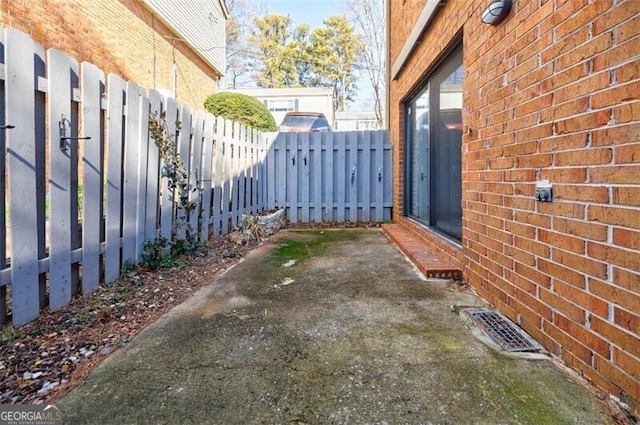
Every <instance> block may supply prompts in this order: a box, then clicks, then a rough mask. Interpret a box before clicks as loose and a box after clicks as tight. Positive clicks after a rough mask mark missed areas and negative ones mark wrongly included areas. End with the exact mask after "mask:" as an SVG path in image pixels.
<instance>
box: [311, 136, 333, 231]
mask: <svg viewBox="0 0 640 425" xmlns="http://www.w3.org/2000/svg"><path fill="white" fill-rule="evenodd" d="M324 137H325V133H312V134H311V142H310V146H311V147H310V152H313V155H312V157H310V158H309V164H310V169H309V173H310V175H311V176H312V177H313V180H314V185H313V188H312V190H313V196H312V199H313V221H314V222H316V223H320V222H321V221H322V183H323V181H324V179H323V175H324V174H326V173H327V171H330V172H333V170H323V169H322V141H323V139H324Z"/></svg>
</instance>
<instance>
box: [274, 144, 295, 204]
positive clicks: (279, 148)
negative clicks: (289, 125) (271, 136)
mask: <svg viewBox="0 0 640 425" xmlns="http://www.w3.org/2000/svg"><path fill="white" fill-rule="evenodd" d="M288 137H289V136H288V134H287V133H279V134H278V136H277V138H276V140H275V143H274V149H276V156H275V159H276V160H275V162H274V164H273V167H274V170H277V171H278V173H277V179H274V180H275V181H276V182H277V186H276V187H277V192H276V195H275V199H276V205H275V206H276V207H278V208H287V206H288V200H289V198H288V190H287V175H288V174H289V165H290V164H291V161H290V157H289V155H288V154H289V152H288V151H287V139H288Z"/></svg>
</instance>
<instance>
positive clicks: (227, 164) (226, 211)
mask: <svg viewBox="0 0 640 425" xmlns="http://www.w3.org/2000/svg"><path fill="white" fill-rule="evenodd" d="M223 123H224V125H223V128H224V131H223V134H222V141H223V143H222V146H223V149H224V164H223V170H224V171H223V173H222V179H223V182H224V183H223V185H222V227H221V230H222V234H223V235H226V234H227V233H228V232H229V230H228V228H229V220H231V218H230V217H231V216H230V214H231V210H230V205H231V181H232V175H231V159H232V158H231V153H232V149H231V132H232V131H233V130H232V126H233V123H231V122H230V121H227V120H223Z"/></svg>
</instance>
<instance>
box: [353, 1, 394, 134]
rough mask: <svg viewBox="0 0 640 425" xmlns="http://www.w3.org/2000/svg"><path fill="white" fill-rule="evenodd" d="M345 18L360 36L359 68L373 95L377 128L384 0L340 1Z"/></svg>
mask: <svg viewBox="0 0 640 425" xmlns="http://www.w3.org/2000/svg"><path fill="white" fill-rule="evenodd" d="M344 2H345V7H346V9H347V12H348V15H349V18H350V19H351V21H352V22H353V24H354V26H355V28H356V31H357V32H359V33H360V34H361V36H362V41H363V42H364V45H365V50H364V52H363V54H362V63H361V64H360V69H361V70H362V71H363V72H364V73H365V74H366V75H367V77H368V79H369V82H370V83H371V89H372V92H373V101H374V111H375V113H376V120H377V121H378V125H379V126H380V127H382V125H383V124H384V123H383V121H384V113H383V105H384V99H385V86H384V84H385V67H386V62H385V32H384V28H385V13H384V0H344Z"/></svg>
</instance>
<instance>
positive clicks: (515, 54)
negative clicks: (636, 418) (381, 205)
mask: <svg viewBox="0 0 640 425" xmlns="http://www.w3.org/2000/svg"><path fill="white" fill-rule="evenodd" d="M390 1H391V24H390V27H391V28H390V29H391V31H390V43H391V45H390V56H391V57H390V63H391V64H393V63H394V61H395V59H396V57H397V56H398V53H399V52H400V49H401V48H402V46H403V45H404V42H405V38H406V37H407V35H408V33H409V32H410V30H411V27H412V26H413V23H414V22H415V19H413V20H411V18H410V17H417V15H418V14H419V12H420V11H421V10H422V8H423V7H424V5H425V3H426V1H425V0H390ZM488 3H489V1H487V0H464V1H462V0H449V1H448V2H447V3H446V5H445V6H444V7H443V8H442V9H441V10H440V12H439V14H438V15H437V16H436V18H435V20H434V21H433V22H432V24H431V26H430V27H429V29H428V31H427V32H426V33H425V34H424V36H423V37H422V38H421V40H420V41H419V42H418V45H417V46H416V50H415V51H414V53H413V54H412V55H411V57H410V60H409V61H408V62H407V64H406V66H405V68H404V69H403V70H402V72H401V73H400V74H399V76H398V78H397V79H396V80H394V81H391V83H390V87H389V92H390V105H391V107H390V127H391V139H392V143H393V145H394V149H395V154H394V158H395V164H394V173H395V176H398V177H397V178H396V181H395V185H394V190H395V197H394V220H395V221H396V222H400V223H402V224H404V225H406V226H407V227H409V228H410V229H412V230H413V231H414V232H416V233H417V234H419V235H420V236H421V237H422V238H423V239H424V240H425V241H427V242H429V243H430V244H431V245H432V246H434V247H437V248H439V249H440V252H441V253H442V254H443V255H444V256H445V257H447V259H449V260H450V261H452V262H453V263H454V264H457V265H458V266H460V267H461V268H462V269H463V273H464V276H465V278H466V279H467V280H468V281H469V282H470V283H471V284H472V285H473V286H474V287H475V288H476V290H477V291H478V292H479V293H480V294H481V295H482V296H483V297H485V298H486V299H487V300H489V301H490V302H491V303H492V304H493V305H494V306H496V307H497V308H498V309H500V310H501V311H502V312H504V313H506V314H507V315H508V316H509V317H510V318H512V319H513V320H515V321H517V322H518V323H520V324H521V326H523V327H524V328H525V329H526V330H527V331H528V332H529V333H531V334H532V335H533V336H534V337H536V338H537V339H538V340H539V341H540V342H541V343H543V344H544V346H545V347H546V348H547V349H548V350H549V351H550V352H552V353H553V354H555V355H558V356H559V357H561V358H562V359H563V360H564V361H565V362H566V363H567V364H568V365H570V366H571V367H573V368H574V369H576V370H579V371H581V373H582V374H583V375H584V376H585V377H586V378H588V379H589V380H591V381H592V382H593V383H594V384H595V385H597V386H599V387H600V388H602V389H603V390H605V391H607V392H609V393H610V394H612V395H614V396H616V397H622V398H623V400H625V401H627V403H628V404H629V405H630V406H631V408H632V410H634V411H635V412H636V413H640V1H637V0H514V6H513V10H512V12H511V13H510V15H509V16H508V17H507V19H506V20H505V21H503V22H502V23H501V24H500V25H498V26H489V25H485V24H482V23H481V22H480V15H481V13H482V10H483V9H484V8H485V7H486V6H487V5H488ZM460 33H462V35H463V51H464V65H465V74H464V76H465V80H464V109H463V126H464V130H465V131H464V133H465V135H464V136H463V147H462V150H463V152H462V154H463V159H462V179H463V197H462V207H463V240H462V246H456V245H454V244H451V243H449V242H448V241H446V240H444V239H443V238H441V237H438V236H436V235H435V234H433V233H431V232H429V231H428V230H426V229H425V228H423V227H420V226H418V225H417V224H415V223H414V222H412V221H410V220H408V219H406V218H404V217H403V196H404V194H403V190H404V187H403V184H404V183H403V180H404V179H403V177H402V173H403V167H404V166H403V163H402V158H403V156H404V153H403V137H404V136H403V126H404V123H403V102H404V101H405V100H407V98H408V97H409V96H410V95H411V93H412V90H414V89H415V88H416V87H417V86H418V85H419V81H420V80H421V79H422V78H423V77H424V76H426V75H428V73H429V72H431V70H432V69H433V65H434V63H435V62H436V61H437V60H438V59H439V58H441V57H442V54H443V52H444V51H445V50H446V48H447V46H448V45H449V44H450V43H451V40H453V39H454V37H455V36H456V35H457V34H460ZM543 179H547V180H549V181H550V182H551V183H552V184H553V191H554V193H553V194H554V200H553V202H551V203H540V202H535V201H534V198H533V194H534V188H535V182H536V181H539V180H543Z"/></svg>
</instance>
